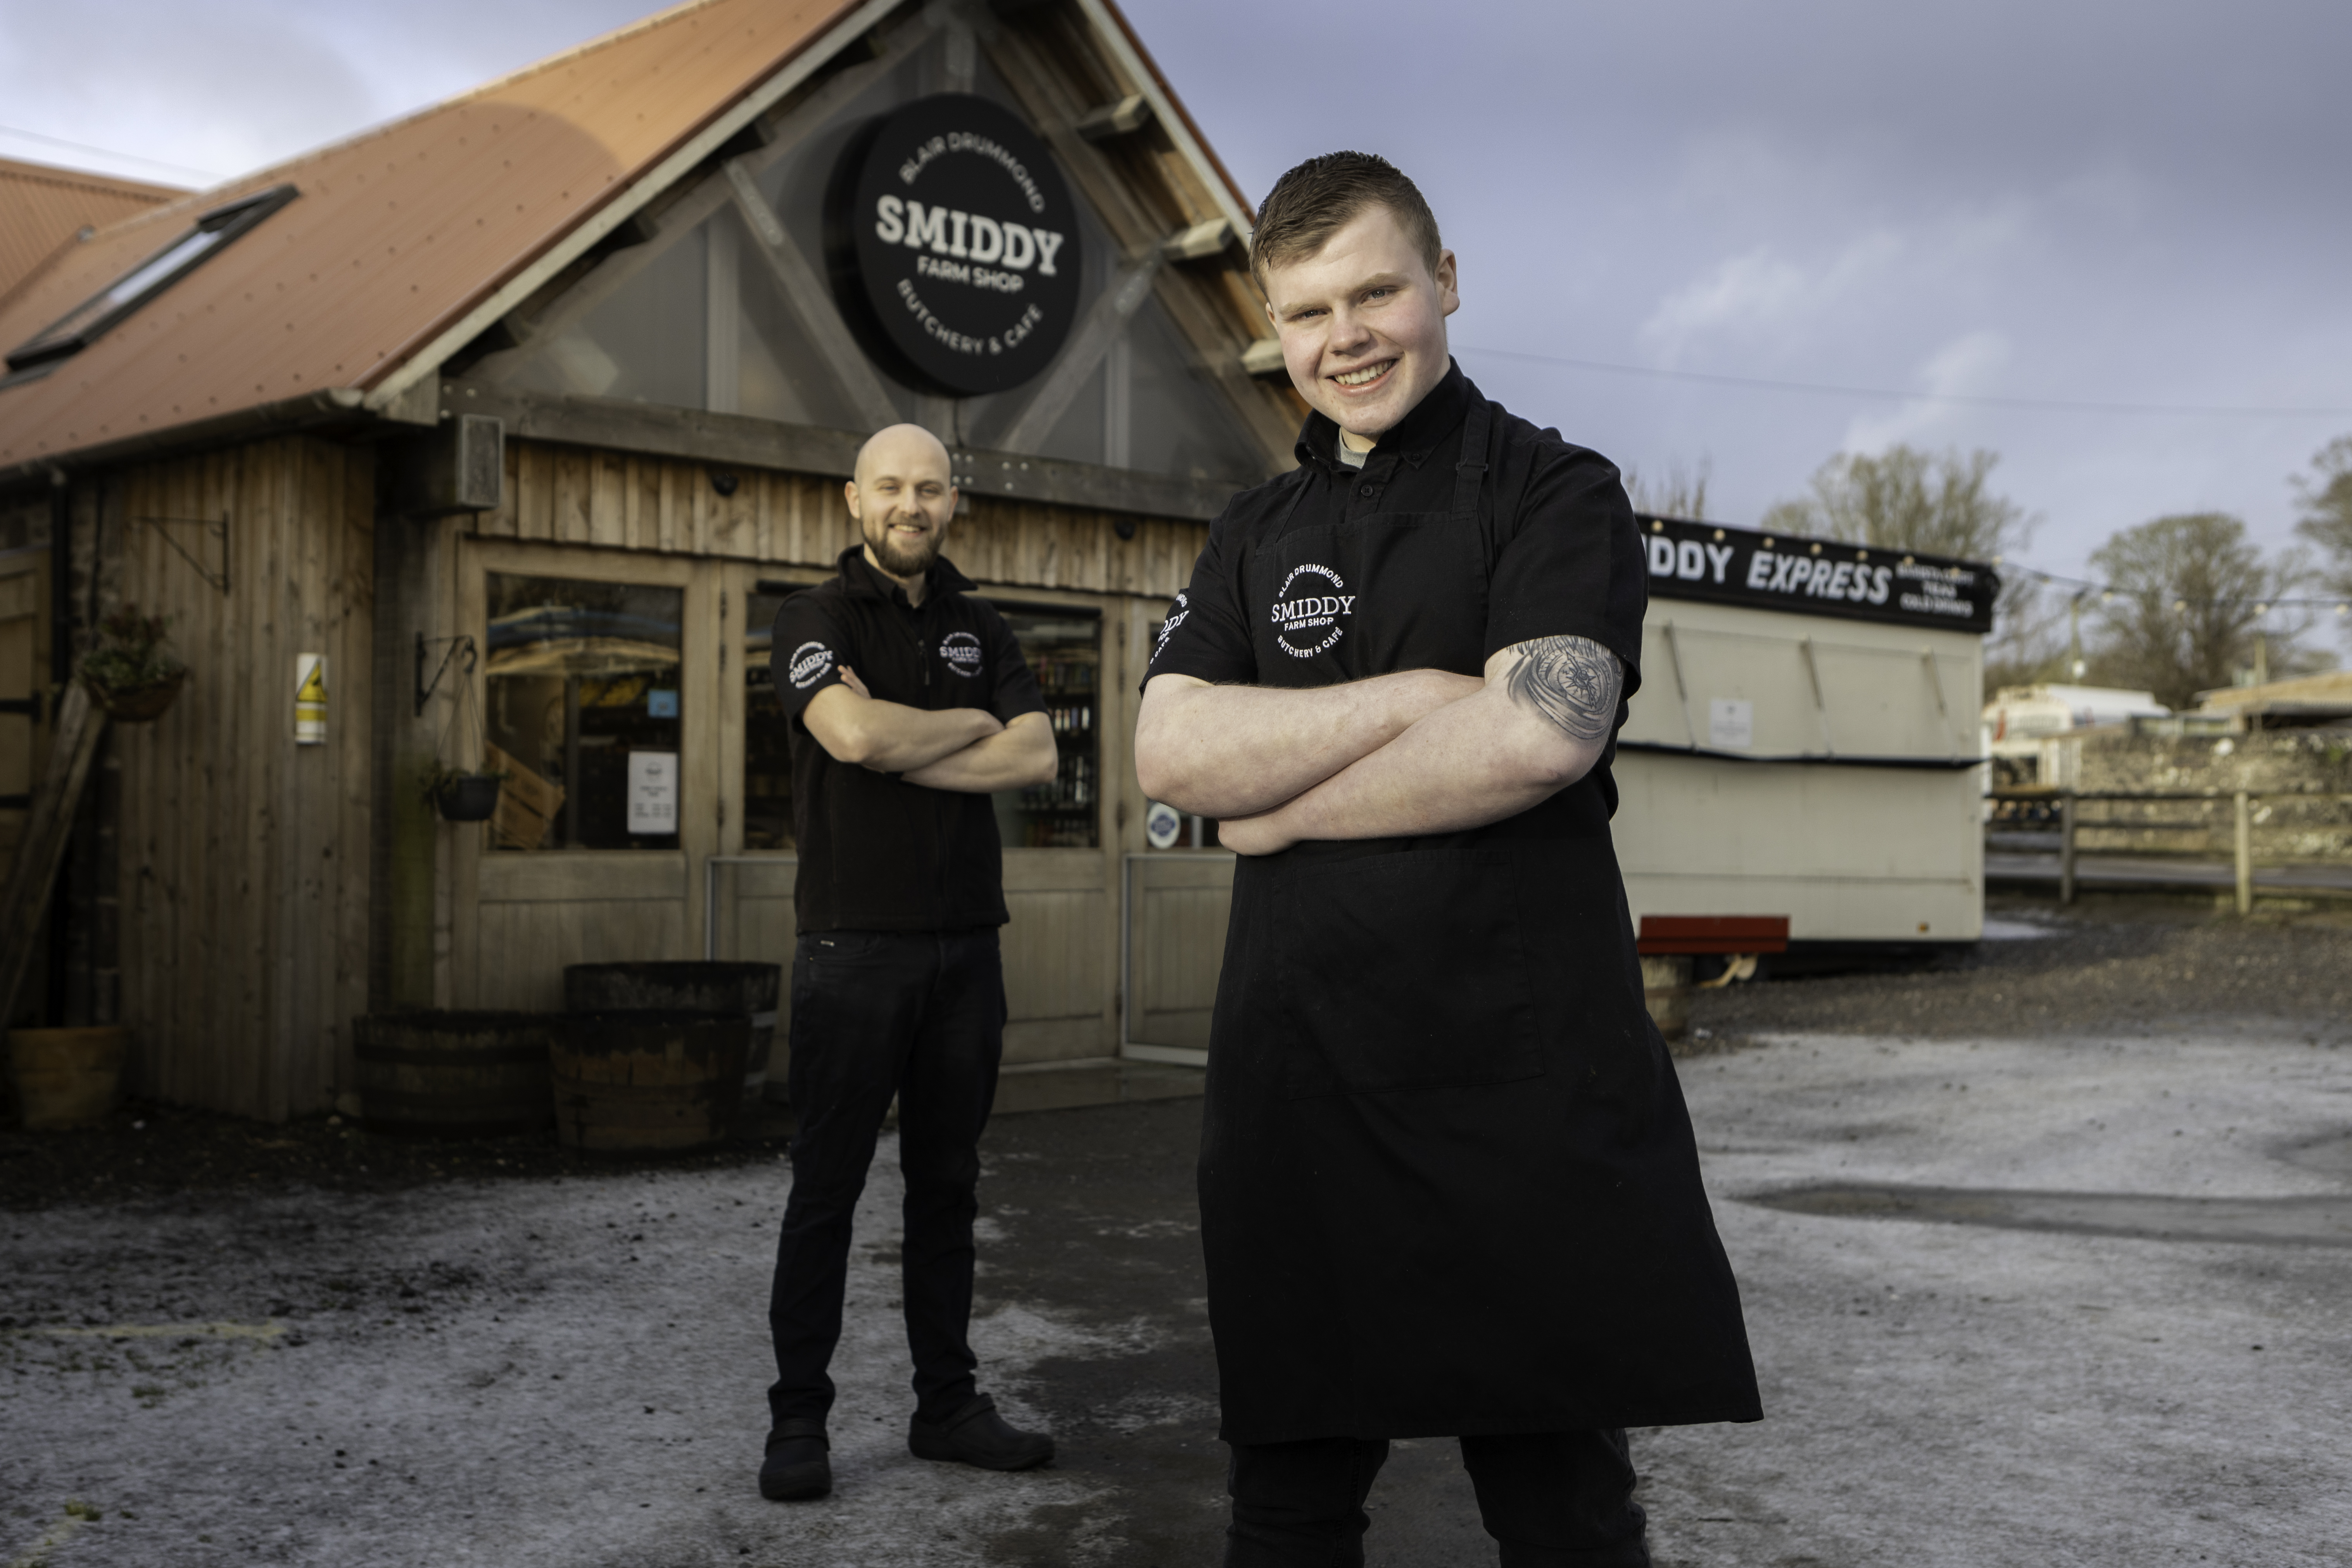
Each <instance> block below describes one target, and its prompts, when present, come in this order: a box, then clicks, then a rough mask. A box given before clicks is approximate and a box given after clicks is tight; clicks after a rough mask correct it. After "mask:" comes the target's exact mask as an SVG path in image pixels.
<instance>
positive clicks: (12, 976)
mask: <svg viewBox="0 0 2352 1568" xmlns="http://www.w3.org/2000/svg"><path fill="white" fill-rule="evenodd" d="M53 569H54V568H53ZM105 738H106V715H105V714H104V713H103V712H101V711H100V710H99V709H97V708H95V707H93V706H92V705H91V703H90V700H89V692H88V691H87V690H86V689H83V687H82V684H81V682H79V681H78V680H76V681H68V683H67V686H66V695H65V700H63V701H62V702H60V703H58V721H57V727H56V729H55V730H54V731H51V734H50V745H49V768H48V773H47V775H46V776H44V777H43V779H42V780H41V787H40V790H39V792H38V793H37V794H36V795H34V796H33V811H32V815H31V816H29V817H27V818H26V822H25V833H24V837H21V838H19V839H18V840H17V841H16V864H14V865H13V866H11V867H10V868H8V881H7V886H6V889H5V891H0V1024H5V1021H6V1020H7V1019H8V1018H9V1017H10V1016H12V1015H14V1014H15V1012H16V988H17V987H18V986H19V985H21V984H24V980H25V968H26V964H28V963H31V962H32V956H33V933H34V932H35V931H38V930H39V929H40V926H41V918H42V916H43V915H44V914H46V913H47V910H48V907H49V894H50V892H51V891H52V890H54V889H56V887H57V884H58V867H60V866H62V865H64V864H65V858H66V845H67V842H68V839H69V838H70V837H72V833H73V820H74V810H75V808H76V807H77V806H79V805H80V804H81V792H82V786H83V785H84V784H88V783H89V772H90V764H91V763H93V762H95V761H96V760H97V757H98V743H99V742H100V741H102V740H104V739H105Z"/></svg>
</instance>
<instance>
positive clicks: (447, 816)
mask: <svg viewBox="0 0 2352 1568" xmlns="http://www.w3.org/2000/svg"><path fill="white" fill-rule="evenodd" d="M505 784H506V781H505V780H504V779H502V778H500V777H499V775H497V774H496V773H467V774H466V775H465V776H464V777H462V778H454V779H450V780H448V781H447V782H446V783H444V784H442V786H441V788H440V790H439V791H438V792H437V793H436V795H434V797H433V803H434V805H437V806H439V807H440V808H441V818H442V820H443V821H445V822H488V820H489V819H490V815H491V814H492V813H493V812H495V811H497V810H498V809H499V790H500V789H501V788H503V787H504V786H505Z"/></svg>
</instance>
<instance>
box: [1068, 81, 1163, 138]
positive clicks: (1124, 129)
mask: <svg viewBox="0 0 2352 1568" xmlns="http://www.w3.org/2000/svg"><path fill="white" fill-rule="evenodd" d="M1151 120H1152V115H1151V101H1150V100H1149V99H1147V98H1145V97H1144V96H1143V95H1142V94H1141V93H1139V92H1130V93H1129V94H1128V95H1127V96H1126V97H1125V98H1122V99H1120V100H1118V102H1117V103H1106V104H1104V105H1103V106H1102V107H1101V108H1100V109H1095V110H1087V112H1086V113H1084V114H1081V115H1080V116H1078V121H1077V123H1076V125H1075V126H1074V127H1072V129H1073V130H1075V131H1076V132H1077V133H1078V134H1079V135H1081V136H1083V137H1085V138H1086V139H1087V141H1089V142H1109V141H1114V140H1116V139H1117V138H1118V137H1121V136H1125V135H1127V134H1129V132H1136V131H1140V130H1142V129H1143V128H1144V127H1145V126H1147V125H1149V124H1150V123H1151Z"/></svg>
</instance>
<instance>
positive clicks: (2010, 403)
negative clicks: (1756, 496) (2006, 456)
mask: <svg viewBox="0 0 2352 1568" xmlns="http://www.w3.org/2000/svg"><path fill="white" fill-rule="evenodd" d="M1454 352H1455V353H1466V354H1483V355H1485V356H1486V357H1487V358H1489V359H1506V360H1517V361H1520V362H1521V363H1527V364H1552V365H1561V366H1565V367H1567V368H1569V369H1571V370H1594V371H1600V372H1601V373H1602V374H1608V375H1638V376H1647V377H1650V378H1653V379H1654V380H1658V381H1688V382H1696V383H1699V384H1702V385H1707V386H1737V387H1744V388H1746V389H1747V390H1748V391H1751V392H1794V393H1801V394H1803V395H1806V396H1810V397H1868V398H1873V399H1878V400H1882V401H1885V402H1890V403H1952V404H1958V405H1962V406H1967V407H1977V408H2029V409H2036V410H2039V411H2042V412H2044V413H2054V414H2154V415H2171V416H2181V415H2186V416H2191V417H2200V418H2227V419H2352V408H2247V407H2222V406H2211V405H2190V404H2178V403H2092V402H2080V401H2075V400H2073V399H2068V398H2058V397H1994V396H1979V395H1974V394H1969V393H1960V392H1901V391H1897V390H1895V388H1893V387H1885V386H1832V385H1827V384H1822V383H1819V382H1810V381H1773V380H1769V379H1768V378H1765V377H1762V376H1753V375H1716V374H1710V373H1708V372H1706V371H1696V370H1667V369H1664V367H1662V366H1658V365H1644V364H1615V363H1611V362H1610V361H1607V360H1597V359H1570V358H1569V357H1567V356H1566V355H1563V354H1538V353H1522V352H1519V351H1517V350H1514V349H1484V348H1474V347H1472V346H1471V345H1469V344H1467V343H1457V344H1455V345H1454Z"/></svg>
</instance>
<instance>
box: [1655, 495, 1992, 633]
mask: <svg viewBox="0 0 2352 1568" xmlns="http://www.w3.org/2000/svg"><path fill="white" fill-rule="evenodd" d="M1639 521H1640V522H1641V525H1642V541H1643V544H1644V545H1646V546H1647V547H1648V550H1649V555H1650V595H1651V596H1652V597H1653V598H1664V599H1711V600H1714V601H1716V602H1717V603H1719V604H1727V605H1749V606H1751V607H1753V608H1756V609H1759V610H1788V611H1791V612H1793V613H1795V614H1797V615H1804V616H1844V617H1846V618H1847V619H1850V620H1857V621H1892V622H1895V623H1897V624H1899V625H1903V626H1938V627H1941V628H1943V629H1944V630H1946V631H1956V632H1979V633H1982V632H1989V631H1990V630H1992V605H1993V598H1994V595H1997V594H1998V593H1999V592H2000V579H1999V578H1998V577H1996V576H1994V574H1993V573H1992V571H1991V569H1990V568H1989V567H1985V566H1980V565H1977V564H1975V563H1971V562H1967V561H1954V560H1951V559H1950V558H1948V557H1947V556H1942V555H1920V554H1917V553H1916V552H1910V551H1904V550H1880V549H1872V548H1868V547H1865V546H1862V545H1854V544H1835V543H1832V542H1829V541H1827V540H1821V539H1799V538H1794V537H1792V536H1790V535H1786V534H1782V535H1778V536H1776V535H1773V534H1769V533H1761V532H1759V531H1756V530H1754V529H1748V528H1722V527H1718V526H1717V525H1716V524H1714V523H1711V522H1682V521H1676V520H1675V519H1673V518H1665V517H1643V518H1641V519H1640V520H1639Z"/></svg>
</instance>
